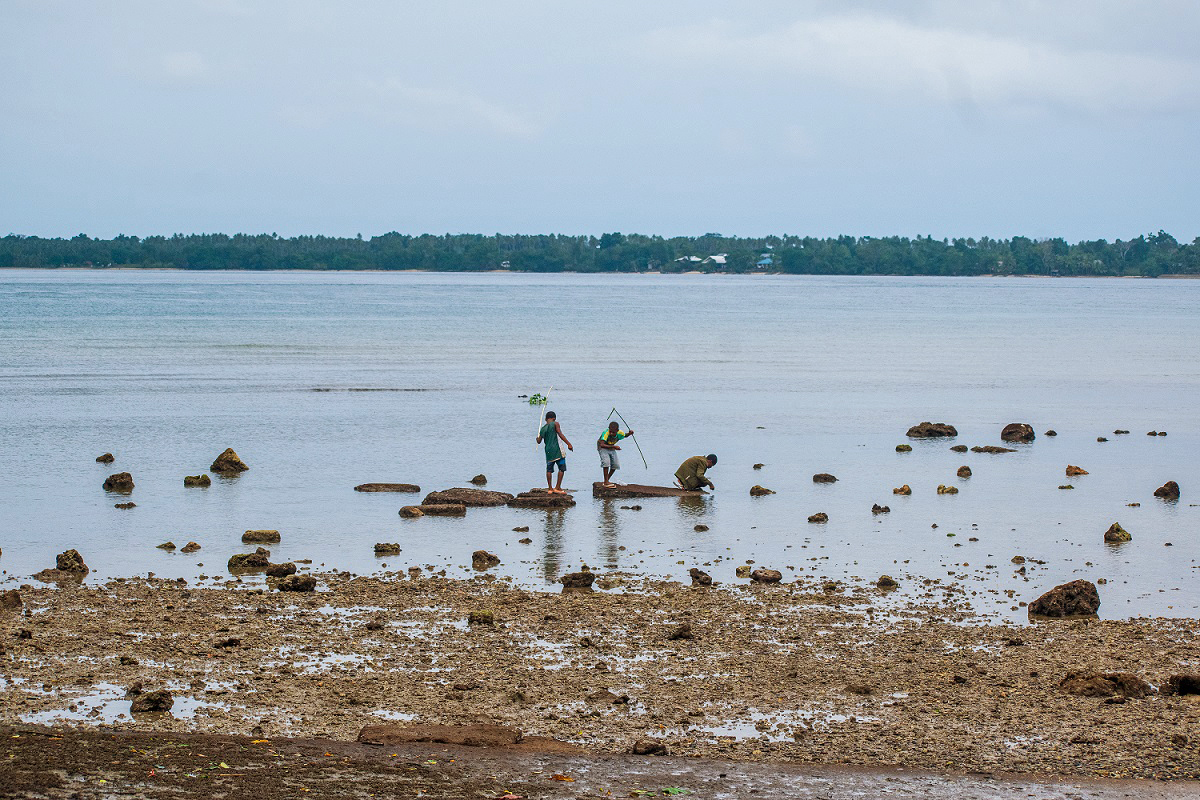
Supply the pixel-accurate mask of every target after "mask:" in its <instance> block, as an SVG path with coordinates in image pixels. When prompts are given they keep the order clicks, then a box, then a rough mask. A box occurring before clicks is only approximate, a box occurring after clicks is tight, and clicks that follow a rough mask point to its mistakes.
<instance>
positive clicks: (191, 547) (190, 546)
mask: <svg viewBox="0 0 1200 800" xmlns="http://www.w3.org/2000/svg"><path fill="white" fill-rule="evenodd" d="M199 549H200V545H198V544H196V543H195V542H188V543H187V544H185V545H184V546H183V547H181V548H179V552H181V553H194V552H196V551H197V550H199Z"/></svg>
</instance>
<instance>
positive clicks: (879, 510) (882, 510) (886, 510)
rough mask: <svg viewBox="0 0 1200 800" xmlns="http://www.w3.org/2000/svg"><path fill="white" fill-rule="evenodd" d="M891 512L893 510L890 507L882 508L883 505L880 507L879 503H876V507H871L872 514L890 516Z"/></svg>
mask: <svg viewBox="0 0 1200 800" xmlns="http://www.w3.org/2000/svg"><path fill="white" fill-rule="evenodd" d="M891 511H892V509H891V507H890V506H881V505H879V503H876V504H875V505H873V506H871V513H872V514H890V513H891Z"/></svg>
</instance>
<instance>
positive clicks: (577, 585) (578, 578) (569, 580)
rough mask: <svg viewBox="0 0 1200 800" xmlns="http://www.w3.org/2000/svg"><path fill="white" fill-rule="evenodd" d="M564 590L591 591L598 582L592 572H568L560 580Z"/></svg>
mask: <svg viewBox="0 0 1200 800" xmlns="http://www.w3.org/2000/svg"><path fill="white" fill-rule="evenodd" d="M558 582H559V583H561V584H562V585H563V588H564V589H590V588H592V584H593V583H595V582H596V575H595V574H594V573H593V572H592V571H591V570H587V569H585V570H581V571H579V572H568V573H567V574H566V575H563V576H562V577H561V578H559V579H558Z"/></svg>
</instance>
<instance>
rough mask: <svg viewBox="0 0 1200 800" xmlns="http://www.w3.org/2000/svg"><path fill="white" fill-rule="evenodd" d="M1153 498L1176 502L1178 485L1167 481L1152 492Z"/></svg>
mask: <svg viewBox="0 0 1200 800" xmlns="http://www.w3.org/2000/svg"><path fill="white" fill-rule="evenodd" d="M1154 496H1155V497H1158V498H1161V499H1163V500H1178V499H1179V484H1178V483H1176V482H1175V481H1167V482H1166V483H1164V484H1163V485H1162V486H1160V487H1158V488H1157V489H1155V490H1154Z"/></svg>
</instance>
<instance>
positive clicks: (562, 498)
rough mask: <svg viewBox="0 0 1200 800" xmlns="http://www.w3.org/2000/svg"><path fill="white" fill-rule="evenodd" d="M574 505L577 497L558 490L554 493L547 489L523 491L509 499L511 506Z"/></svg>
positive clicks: (558, 506) (552, 506)
mask: <svg viewBox="0 0 1200 800" xmlns="http://www.w3.org/2000/svg"><path fill="white" fill-rule="evenodd" d="M573 505H575V498H574V497H571V495H569V494H566V493H562V494H559V493H557V492H555V493H553V494H552V493H550V492H548V491H546V490H545V489H532V490H530V491H528V492H521V493H520V494H519V495H517V496H516V497H514V498H513V499H511V500H509V501H508V507H509V508H570V507H571V506H573Z"/></svg>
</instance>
